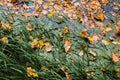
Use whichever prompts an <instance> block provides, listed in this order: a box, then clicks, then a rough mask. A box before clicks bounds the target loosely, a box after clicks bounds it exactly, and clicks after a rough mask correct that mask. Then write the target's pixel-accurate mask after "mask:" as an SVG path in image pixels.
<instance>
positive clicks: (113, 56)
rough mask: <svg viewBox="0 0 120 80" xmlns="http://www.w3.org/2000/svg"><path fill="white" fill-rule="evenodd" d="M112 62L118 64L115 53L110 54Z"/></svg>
mask: <svg viewBox="0 0 120 80" xmlns="http://www.w3.org/2000/svg"><path fill="white" fill-rule="evenodd" d="M112 61H113V62H118V61H119V57H118V56H117V55H116V54H115V53H112Z"/></svg>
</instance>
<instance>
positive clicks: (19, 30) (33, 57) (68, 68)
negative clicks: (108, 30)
mask: <svg viewBox="0 0 120 80" xmlns="http://www.w3.org/2000/svg"><path fill="white" fill-rule="evenodd" d="M0 15H1V17H2V18H1V24H0V40H1V41H0V64H1V65H0V79H1V80H16V79H17V80H21V79H23V80H67V79H69V80H118V79H119V77H117V75H116V74H118V72H116V71H115V68H118V67H119V63H114V62H113V61H112V60H111V57H110V53H111V50H108V49H107V48H106V47H105V46H104V45H102V44H101V43H96V45H92V44H90V43H89V41H88V40H87V39H86V38H82V37H81V36H80V35H79V31H80V30H81V29H82V28H83V27H82V26H81V24H80V23H79V22H78V20H74V21H72V20H69V18H67V17H64V18H62V19H59V18H58V17H57V15H54V16H52V17H46V16H42V15H41V16H39V17H37V18H36V17H34V16H30V17H27V18H26V17H24V16H21V15H12V17H11V15H10V14H9V13H7V14H4V13H3V14H0ZM8 18H10V20H9V19H8ZM56 18H57V20H59V22H58V21H57V22H56ZM71 22H73V23H71ZM68 23H69V24H68ZM6 24H9V25H8V27H6V28H5V29H3V27H4V26H3V25H6ZM70 24H73V25H71V26H72V28H70V29H69V31H68V32H64V27H65V26H70ZM9 27H11V28H9ZM4 37H6V38H7V39H6V41H5V40H4V41H3V40H2V38H4ZM35 38H37V39H40V40H42V41H43V42H44V43H45V42H49V43H50V44H51V45H52V50H51V51H48V52H47V51H45V46H44V45H43V46H41V47H33V48H32V46H31V43H32V41H33V40H34V39H35ZM64 38H65V39H67V40H72V43H71V49H70V51H69V52H68V53H66V52H65V50H64ZM97 46H98V47H97ZM93 48H94V50H95V51H96V53H97V54H98V55H96V56H93V55H91V54H89V50H90V49H93ZM80 51H83V53H84V55H83V56H80V55H79V52H80ZM27 68H30V69H31V71H30V72H29V75H28V73H27ZM34 74H36V76H35V75H34Z"/></svg>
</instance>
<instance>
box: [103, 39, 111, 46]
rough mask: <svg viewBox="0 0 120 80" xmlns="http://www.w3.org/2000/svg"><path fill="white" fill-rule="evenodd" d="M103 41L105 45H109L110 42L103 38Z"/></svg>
mask: <svg viewBox="0 0 120 80" xmlns="http://www.w3.org/2000/svg"><path fill="white" fill-rule="evenodd" d="M102 43H103V44H105V45H109V44H110V42H108V41H106V40H102Z"/></svg>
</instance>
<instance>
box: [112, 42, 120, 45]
mask: <svg viewBox="0 0 120 80" xmlns="http://www.w3.org/2000/svg"><path fill="white" fill-rule="evenodd" d="M112 43H113V44H118V45H119V44H120V42H115V41H113V42H112Z"/></svg>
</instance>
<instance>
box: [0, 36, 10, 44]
mask: <svg viewBox="0 0 120 80" xmlns="http://www.w3.org/2000/svg"><path fill="white" fill-rule="evenodd" d="M0 41H2V42H4V43H8V38H7V37H3V38H2V39H0Z"/></svg>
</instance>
